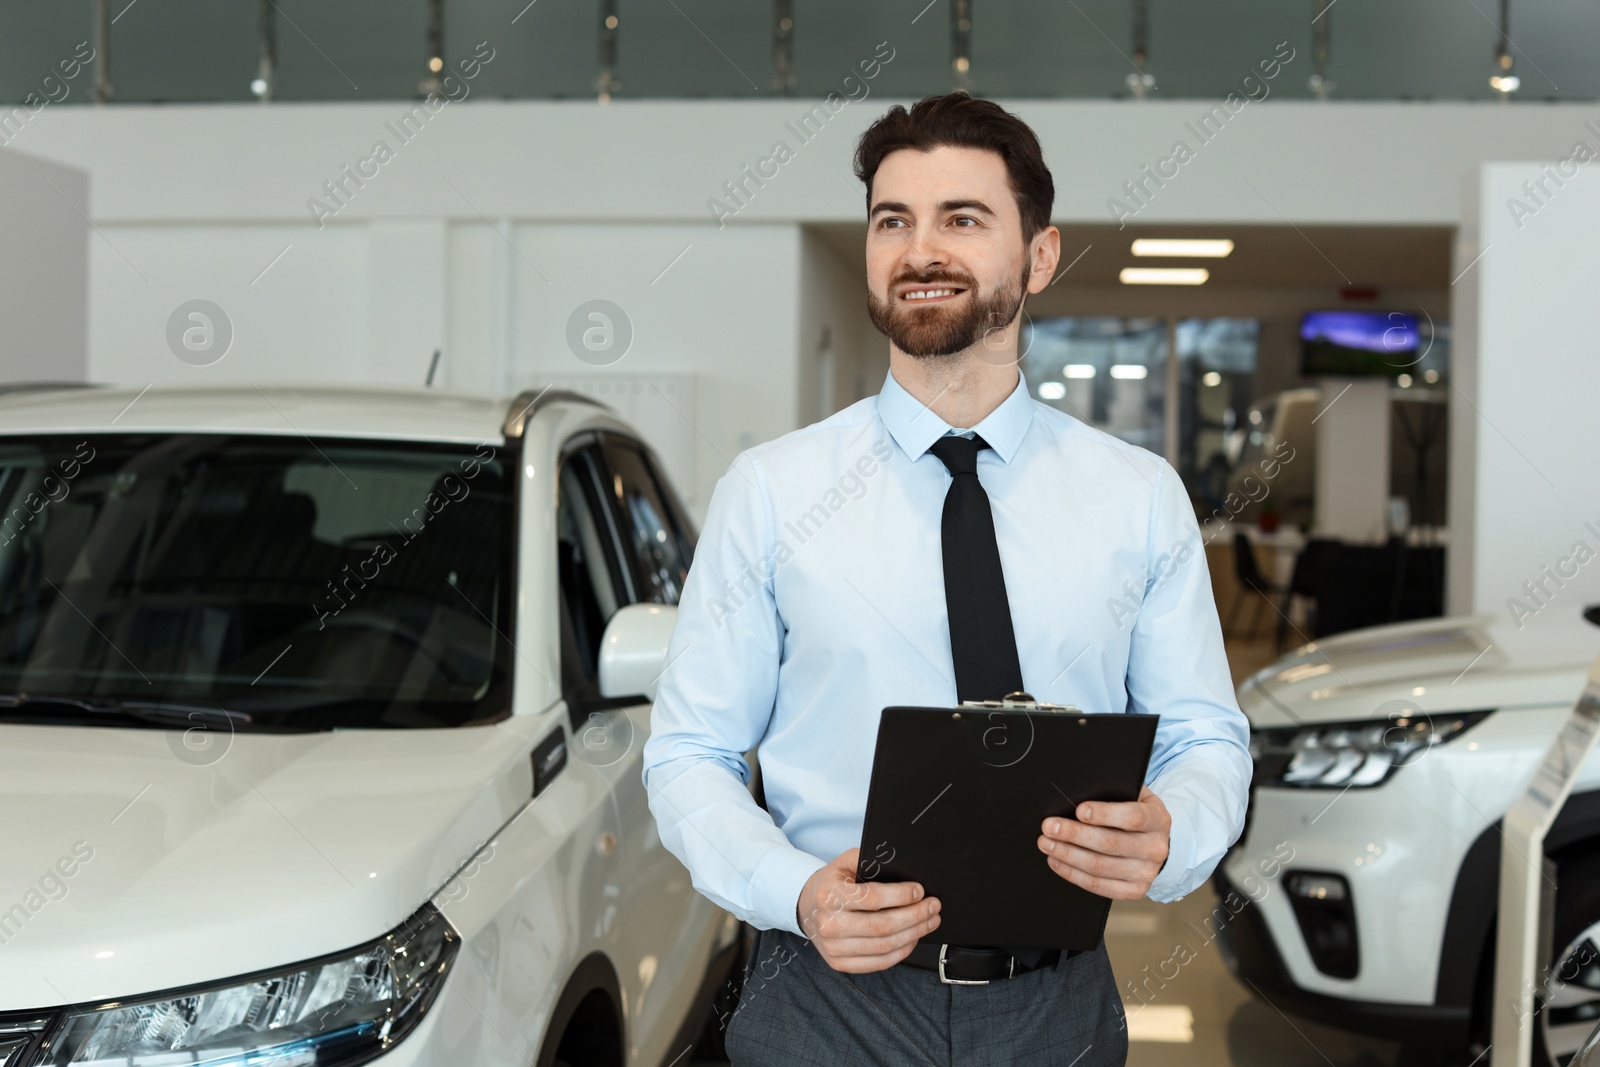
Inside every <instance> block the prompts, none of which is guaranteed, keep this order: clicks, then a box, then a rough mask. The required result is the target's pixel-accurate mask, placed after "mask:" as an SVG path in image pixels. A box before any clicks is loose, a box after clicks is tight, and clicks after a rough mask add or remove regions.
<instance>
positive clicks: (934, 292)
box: [905, 289, 956, 300]
mask: <svg viewBox="0 0 1600 1067" xmlns="http://www.w3.org/2000/svg"><path fill="white" fill-rule="evenodd" d="M955 295H956V291H955V290H954V289H914V290H912V291H911V292H909V293H907V294H906V295H905V298H906V299H907V300H927V299H928V298H929V297H934V296H955Z"/></svg>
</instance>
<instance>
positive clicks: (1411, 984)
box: [1215, 602, 1600, 1065]
mask: <svg viewBox="0 0 1600 1067" xmlns="http://www.w3.org/2000/svg"><path fill="white" fill-rule="evenodd" d="M1590 616H1591V617H1592V618H1594V619H1596V620H1600V612H1593V611H1591V612H1590ZM1522 622H1523V623H1524V625H1522V626H1521V627H1520V628H1519V626H1518V625H1517V623H1516V622H1514V621H1513V620H1512V619H1511V618H1510V616H1509V615H1506V616H1490V615H1480V616H1472V617H1466V618H1449V619H1433V620H1428V621H1425V622H1415V623H1407V624H1403V625H1399V626H1384V627H1378V628H1374V629H1369V630H1361V631H1355V632H1352V633H1348V634H1342V635H1339V636H1336V637H1331V638H1328V639H1326V640H1322V641H1317V642H1315V643H1313V644H1311V645H1307V646H1305V647H1304V648H1301V649H1300V650H1298V651H1297V652H1295V653H1293V654H1291V655H1289V656H1287V657H1285V658H1284V659H1281V660H1279V661H1278V662H1277V663H1275V664H1273V665H1272V666H1270V667H1268V668H1266V669H1265V670H1262V671H1260V672H1258V673H1257V674H1255V675H1254V676H1252V677H1251V678H1250V679H1248V680H1247V681H1246V682H1245V683H1244V685H1243V686H1242V687H1241V688H1240V691H1239V703H1240V706H1241V707H1242V708H1243V709H1244V711H1245V714H1246V715H1247V716H1249V718H1250V722H1251V726H1252V748H1253V750H1254V754H1255V759H1256V775H1255V783H1254V786H1253V789H1252V800H1251V805H1250V814H1249V819H1248V823H1247V826H1246V830H1245V835H1244V837H1243V838H1242V839H1241V841H1240V842H1239V844H1238V845H1236V846H1235V847H1234V849H1233V850H1232V851H1231V852H1230V854H1229V855H1228V856H1227V857H1226V858H1225V860H1224V861H1223V863H1222V864H1221V866H1220V867H1219V869H1218V873H1217V875H1216V878H1215V882H1216V885H1217V888H1218V890H1219V891H1220V892H1221V893H1222V894H1223V897H1224V901H1225V903H1226V902H1227V901H1229V895H1230V894H1231V895H1232V901H1233V902H1234V903H1229V904H1227V906H1225V907H1222V908H1219V910H1218V916H1219V921H1218V924H1217V925H1218V926H1219V934H1220V943H1221V944H1222V946H1223V951H1224V953H1225V956H1226V958H1227V959H1228V962H1229V965H1230V966H1231V967H1232V968H1233V970H1234V972H1235V973H1236V974H1237V975H1239V976H1240V977H1241V978H1244V979H1247V980H1248V981H1249V982H1250V983H1251V984H1252V985H1253V986H1254V987H1255V989H1256V990H1257V991H1258V992H1259V993H1260V994H1261V995H1262V996H1264V997H1265V998H1266V999H1267V1000H1269V1001H1270V1002H1271V1003H1272V1004H1274V1005H1276V1006H1277V1007H1279V1008H1281V1009H1283V1010H1285V1011H1291V1012H1296V1013H1299V1014H1301V1015H1304V1016H1307V1017H1309V1018H1313V1019H1316V1020H1319V1021H1321V1022H1325V1023H1327V1024H1329V1025H1332V1026H1339V1027H1344V1028H1347V1029H1352V1030H1358V1031H1364V1032H1366V1033H1370V1034H1373V1035H1377V1036H1382V1037H1386V1038H1392V1039H1394V1040H1398V1041H1401V1042H1404V1043H1406V1044H1408V1045H1417V1046H1425V1047H1431V1048H1434V1049H1455V1050H1467V1049H1469V1047H1471V1046H1473V1045H1474V1044H1476V1045H1479V1046H1482V1045H1486V1043H1487V1041H1488V1038H1489V1029H1490V1011H1489V1008H1490V996H1491V990H1492V973H1493V956H1494V923H1495V911H1496V904H1497V898H1498V887H1499V870H1500V848H1501V841H1502V839H1501V835H1500V831H1499V821H1500V819H1501V817H1502V816H1503V815H1504V814H1505V812H1506V810H1507V809H1508V808H1509V807H1510V806H1511V803H1512V801H1513V800H1514V799H1515V798H1516V797H1517V796H1519V795H1520V794H1521V792H1522V790H1523V788H1524V787H1525V786H1526V785H1527V783H1528V781H1529V780H1530V778H1531V777H1532V774H1533V770H1534V767H1535V765H1536V764H1537V763H1538V761H1539V760H1540V759H1541V758H1542V757H1543V756H1544V754H1545V752H1546V751H1547V750H1548V748H1549V747H1550V744H1551V742H1552V741H1553V740H1554V738H1555V735H1556V732H1557V731H1558V729H1559V728H1560V726H1561V724H1562V723H1563V722H1564V721H1565V720H1566V717H1567V715H1568V713H1569V712H1570V711H1571V710H1572V707H1573V705H1574V704H1575V703H1576V701H1577V699H1578V696H1579V694H1580V693H1581V692H1582V690H1583V686H1584V677H1585V674H1586V672H1587V671H1588V669H1589V666H1590V664H1591V663H1593V662H1594V659H1595V657H1596V655H1597V654H1600V626H1597V625H1591V624H1590V623H1589V622H1586V621H1585V619H1584V618H1583V617H1582V615H1581V614H1580V612H1579V610H1578V609H1576V608H1573V607H1568V606H1563V605H1561V604H1560V603H1559V602H1553V603H1550V604H1548V605H1546V606H1545V607H1544V608H1543V609H1542V610H1541V612H1540V613H1539V614H1538V616H1536V617H1535V618H1533V619H1524V620H1522ZM1546 851H1547V854H1548V855H1549V856H1550V857H1551V858H1552V860H1553V861H1554V864H1555V866H1554V868H1553V881H1554V883H1555V885H1556V886H1557V887H1558V888H1557V891H1556V900H1555V909H1554V933H1553V944H1552V952H1551V959H1550V963H1549V971H1548V975H1549V984H1548V989H1547V995H1546V996H1545V997H1544V998H1543V999H1542V1000H1541V1001H1540V1002H1539V1007H1538V1013H1537V1017H1536V1019H1535V1020H1534V1024H1535V1029H1534V1050H1535V1060H1534V1062H1535V1063H1537V1064H1563V1065H1564V1064H1567V1063H1568V1062H1569V1061H1570V1059H1571V1058H1572V1056H1573V1055H1574V1054H1575V1053H1576V1052H1577V1050H1578V1049H1579V1047H1580V1046H1581V1045H1582V1044H1583V1041H1584V1039H1585V1037H1586V1036H1587V1035H1588V1033H1589V1031H1590V1030H1591V1029H1592V1028H1593V1027H1594V1025H1595V1022H1596V1020H1597V1019H1600V755H1597V756H1596V757H1595V758H1593V759H1590V760H1589V761H1588V762H1586V763H1585V764H1584V766H1583V768H1582V772H1581V777H1580V778H1579V780H1578V782H1577V784H1576V785H1575V787H1574V789H1573V792H1572V796H1571V797H1570V798H1569V799H1568V801H1567V803H1566V805H1565V807H1564V808H1563V809H1562V812H1561V815H1560V817H1559V819H1558V820H1557V822H1556V824H1555V826H1554V828H1553V829H1552V830H1551V832H1550V835H1549V838H1548V839H1547V842H1546ZM1246 901H1250V902H1253V903H1246ZM1235 904H1236V905H1237V906H1235ZM1469 1058H1470V1057H1469Z"/></svg>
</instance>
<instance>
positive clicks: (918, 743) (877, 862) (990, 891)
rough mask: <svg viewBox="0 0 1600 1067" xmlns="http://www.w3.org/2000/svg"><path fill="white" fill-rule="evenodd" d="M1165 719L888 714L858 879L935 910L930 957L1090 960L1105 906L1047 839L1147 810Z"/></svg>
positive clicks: (977, 712) (1054, 708)
mask: <svg viewBox="0 0 1600 1067" xmlns="http://www.w3.org/2000/svg"><path fill="white" fill-rule="evenodd" d="M1016 695H1023V696H1025V694H1014V696H1016ZM1159 719H1160V716H1158V715H1142V714H1089V713H1086V712H1083V711H1080V710H1079V709H1077V708H1073V707H1069V706H1066V705H1053V704H1039V703H1036V702H1034V701H1033V700H1032V699H1031V698H1030V699H1027V700H1011V699H1008V700H1004V701H998V700H996V701H983V702H974V703H967V704H963V705H961V706H960V707H956V708H919V707H891V708H884V709H883V717H882V719H881V720H880V721H879V724H878V744H877V749H876V751H875V753H874V755H873V760H872V783H871V786H870V789H869V791H868V795H867V811H866V822H865V825H864V827H863V830H862V838H861V859H860V863H859V865H858V867H857V871H856V877H857V879H858V880H860V881H863V882H919V883H921V884H922V887H923V888H924V890H926V892H927V894H928V895H929V896H931V897H937V898H938V899H939V902H940V913H939V914H940V923H939V927H938V928H937V929H936V930H934V931H933V933H932V934H931V935H929V936H928V937H925V938H923V941H925V942H927V943H930V944H949V945H964V946H970V947H987V946H1006V947H1014V948H1059V949H1090V948H1094V947H1095V946H1096V945H1098V944H1099V943H1100V939H1101V936H1102V935H1103V934H1104V932H1105V925H1106V916H1107V914H1109V912H1110V909H1111V901H1110V900H1109V899H1108V898H1106V897H1102V896H1098V895H1096V894H1094V893H1091V892H1089V891H1088V890H1086V889H1083V888H1081V887H1079V886H1076V885H1073V884H1072V883H1071V882H1068V881H1067V880H1065V879H1064V878H1062V877H1061V876H1060V875H1058V874H1056V873H1055V872H1054V871H1052V870H1051V869H1050V867H1049V865H1048V863H1047V857H1046V856H1045V854H1044V853H1042V852H1040V851H1039V848H1038V845H1037V841H1038V838H1039V833H1040V829H1039V827H1040V824H1041V823H1042V822H1043V821H1044V820H1045V819H1046V818H1047V817H1049V816H1052V815H1058V816H1062V817H1064V818H1069V819H1070V818H1073V817H1074V816H1073V812H1074V810H1076V808H1077V805H1078V804H1079V803H1081V802H1083V801H1085V800H1104V801H1130V800H1137V799H1139V792H1140V790H1141V789H1142V788H1143V786H1144V776H1145V772H1146V770H1147V769H1148V767H1149V764H1150V754H1151V751H1152V750H1153V748H1154V745H1155V736H1156V723H1157V722H1158V721H1159Z"/></svg>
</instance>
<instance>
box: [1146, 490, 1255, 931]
mask: <svg viewBox="0 0 1600 1067" xmlns="http://www.w3.org/2000/svg"><path fill="white" fill-rule="evenodd" d="M1148 551H1149V560H1148V563H1147V570H1146V572H1145V573H1146V579H1145V594H1144V601H1143V603H1142V604H1141V605H1140V607H1139V611H1138V613H1137V615H1136V616H1135V617H1134V619H1133V621H1132V626H1133V635H1132V640H1131V645H1130V650H1129V654H1128V695H1129V698H1130V700H1131V702H1132V708H1131V710H1133V711H1139V712H1149V713H1152V714H1156V715H1160V716H1161V723H1160V725H1159V727H1157V729H1156V742H1155V749H1154V751H1153V752H1152V754H1151V757H1150V769H1149V771H1148V772H1147V775H1146V782H1147V783H1148V784H1149V786H1150V788H1151V790H1152V791H1153V792H1154V793H1155V794H1156V795H1157V796H1159V797H1160V798H1161V801H1162V803H1163V804H1165V805H1166V806H1167V810H1168V811H1169V812H1171V814H1172V832H1171V844H1170V849H1169V852H1168V855H1167V862H1166V864H1165V866H1163V867H1162V869H1161V872H1160V873H1159V874H1158V875H1157V876H1156V878H1155V881H1154V882H1153V883H1151V886H1150V892H1149V894H1148V895H1149V897H1150V899H1152V900H1157V901H1173V900H1178V899H1180V898H1182V897H1184V896H1187V895H1188V894H1189V893H1191V892H1193V891H1194V890H1195V889H1197V888H1198V887H1199V886H1200V884H1201V883H1202V882H1204V881H1205V880H1206V879H1207V878H1209V877H1210V876H1211V872H1212V871H1213V870H1214V869H1215V868H1216V866H1217V863H1218V862H1219V861H1220V860H1221V859H1222V856H1223V854H1224V853H1225V852H1227V850H1228V848H1229V846H1231V845H1232V844H1233V842H1234V841H1235V840H1237V839H1238V837H1239V834H1240V832H1241V831H1242V830H1243V828H1244V815H1245V807H1246V805H1247V804H1248V803H1249V798H1250V774H1251V759H1250V749H1249V740H1250V726H1249V722H1248V720H1246V719H1245V717H1244V713H1243V712H1241V711H1240V710H1239V705H1238V702H1237V700H1236V699H1235V697H1234V692H1233V681H1232V677H1231V675H1230V674H1229V671H1228V659H1227V655H1226V653H1225V652H1224V650H1223V644H1222V626H1221V624H1220V622H1219V621H1218V619H1217V606H1216V601H1215V599H1214V598H1213V597H1212V593H1211V575H1210V572H1209V570H1208V568H1207V564H1206V552H1205V542H1204V540H1203V539H1202V537H1201V534H1200V527H1199V524H1198V523H1197V522H1196V521H1195V518H1194V508H1193V506H1192V505H1191V504H1190V502H1189V499H1188V495H1187V494H1186V493H1185V492H1184V491H1183V484H1182V482H1181V481H1180V480H1179V478H1178V476H1177V473H1176V472H1175V471H1174V470H1173V469H1172V468H1171V467H1170V466H1168V465H1167V464H1162V476H1161V478H1160V480H1159V482H1158V483H1157V487H1156V501H1155V505H1154V509H1153V512H1152V515H1151V530H1150V539H1149V550H1148Z"/></svg>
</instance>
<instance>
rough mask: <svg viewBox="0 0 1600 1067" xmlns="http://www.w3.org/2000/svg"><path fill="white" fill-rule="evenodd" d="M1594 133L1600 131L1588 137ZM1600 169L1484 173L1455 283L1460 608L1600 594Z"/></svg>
mask: <svg viewBox="0 0 1600 1067" xmlns="http://www.w3.org/2000/svg"><path fill="white" fill-rule="evenodd" d="M1586 138H1587V140H1588V142H1589V143H1590V144H1591V145H1592V144H1593V142H1594V139H1595V138H1594V135H1593V134H1586ZM1597 234H1600V166H1597V165H1596V164H1593V163H1591V164H1587V165H1580V164H1578V163H1576V162H1575V161H1573V162H1567V163H1566V165H1563V164H1562V163H1556V164H1536V163H1490V164H1485V165H1483V166H1482V167H1481V168H1479V170H1478V172H1477V173H1476V174H1475V175H1474V176H1473V177H1472V178H1471V180H1469V182H1468V190H1467V196H1466V199H1465V214H1464V217H1463V220H1462V226H1461V230H1460V240H1459V242H1458V245H1457V248H1456V250H1455V264H1454V266H1453V267H1452V270H1453V272H1454V273H1455V274H1456V275H1459V280H1458V281H1457V282H1456V284H1455V286H1454V289H1453V291H1452V297H1453V307H1452V312H1451V314H1452V320H1453V326H1454V332H1455V347H1454V350H1453V352H1452V364H1453V365H1452V368H1451V371H1452V382H1451V385H1452V388H1451V394H1450V399H1451V410H1450V505H1449V507H1450V512H1449V520H1450V548H1449V551H1448V553H1447V557H1448V560H1449V585H1448V591H1447V599H1446V607H1447V610H1448V611H1449V612H1450V613H1451V614H1459V613H1465V612H1496V613H1499V612H1504V613H1506V614H1507V616H1508V617H1510V618H1511V619H1513V620H1514V621H1517V622H1519V623H1522V624H1526V623H1527V621H1528V620H1529V619H1531V618H1532V617H1533V616H1536V615H1537V616H1540V617H1544V616H1547V615H1549V614H1551V613H1558V614H1560V615H1563V616H1567V615H1572V616H1576V613H1577V612H1578V611H1580V610H1581V609H1582V608H1583V606H1584V605H1585V604H1593V603H1596V602H1600V449H1597V448H1596V447H1595V436H1594V429H1595V426H1596V424H1597V422H1600V354H1597V348H1600V337H1597V328H1596V325H1595V318H1594V279H1595V278H1597V277H1600V241H1597V240H1596V235H1597Z"/></svg>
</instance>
